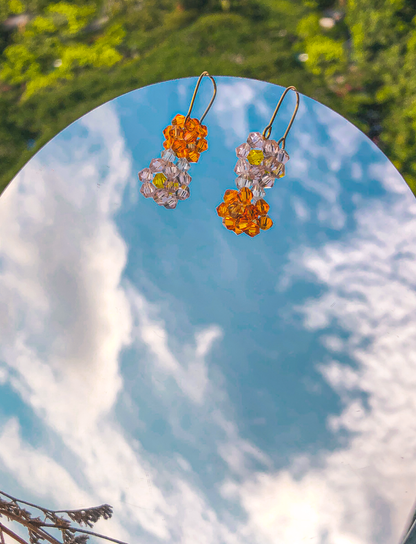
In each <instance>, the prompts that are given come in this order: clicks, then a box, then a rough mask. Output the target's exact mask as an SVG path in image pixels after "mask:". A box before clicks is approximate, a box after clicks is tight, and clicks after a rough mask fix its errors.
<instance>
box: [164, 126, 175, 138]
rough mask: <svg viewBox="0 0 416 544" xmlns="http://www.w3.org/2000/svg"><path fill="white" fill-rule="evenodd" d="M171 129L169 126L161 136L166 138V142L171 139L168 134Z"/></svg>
mask: <svg viewBox="0 0 416 544" xmlns="http://www.w3.org/2000/svg"><path fill="white" fill-rule="evenodd" d="M172 128H173V127H172V125H169V126H167V127H166V128H165V129H163V136H164V137H165V138H166V140H167V139H168V138H170V137H171V135H170V132H171V130H172Z"/></svg>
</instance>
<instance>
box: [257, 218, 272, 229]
mask: <svg viewBox="0 0 416 544" xmlns="http://www.w3.org/2000/svg"><path fill="white" fill-rule="evenodd" d="M258 224H259V227H260V228H261V229H262V230H268V229H269V228H270V227H271V226H272V225H273V221H272V220H271V219H270V217H269V216H268V215H262V216H261V217H259V219H258Z"/></svg>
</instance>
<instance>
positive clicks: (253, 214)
mask: <svg viewBox="0 0 416 544" xmlns="http://www.w3.org/2000/svg"><path fill="white" fill-rule="evenodd" d="M245 215H246V216H247V217H248V218H249V219H251V220H253V219H257V217H258V216H259V211H258V209H257V208H256V206H255V205H254V204H249V205H248V206H246V211H245Z"/></svg>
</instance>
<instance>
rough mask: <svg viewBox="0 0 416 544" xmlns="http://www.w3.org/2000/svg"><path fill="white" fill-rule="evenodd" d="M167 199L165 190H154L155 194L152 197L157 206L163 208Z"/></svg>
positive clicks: (167, 195)
mask: <svg viewBox="0 0 416 544" xmlns="http://www.w3.org/2000/svg"><path fill="white" fill-rule="evenodd" d="M168 198H169V193H168V191H167V190H166V189H156V191H155V194H154V195H153V200H154V201H155V202H156V204H159V206H164V205H165V204H166V202H167V200H168Z"/></svg>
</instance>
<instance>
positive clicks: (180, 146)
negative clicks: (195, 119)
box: [172, 140, 186, 157]
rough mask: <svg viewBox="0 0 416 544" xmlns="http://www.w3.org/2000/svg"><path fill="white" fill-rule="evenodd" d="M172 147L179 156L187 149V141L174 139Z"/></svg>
mask: <svg viewBox="0 0 416 544" xmlns="http://www.w3.org/2000/svg"><path fill="white" fill-rule="evenodd" d="M172 149H173V151H174V152H175V153H176V154H177V155H178V157H179V153H180V152H181V151H184V150H185V149H186V143H185V142H184V141H183V140H174V142H173V143H172Z"/></svg>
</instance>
